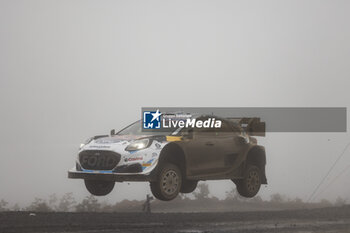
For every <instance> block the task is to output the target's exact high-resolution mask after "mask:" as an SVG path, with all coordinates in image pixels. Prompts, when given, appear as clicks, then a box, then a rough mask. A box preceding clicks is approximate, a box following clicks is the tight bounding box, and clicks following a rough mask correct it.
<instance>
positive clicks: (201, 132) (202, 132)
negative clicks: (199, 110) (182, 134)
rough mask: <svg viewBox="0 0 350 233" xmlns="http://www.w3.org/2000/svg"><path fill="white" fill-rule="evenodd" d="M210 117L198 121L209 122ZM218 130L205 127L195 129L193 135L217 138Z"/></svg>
mask: <svg viewBox="0 0 350 233" xmlns="http://www.w3.org/2000/svg"><path fill="white" fill-rule="evenodd" d="M208 118H209V117H207V116H206V117H200V118H198V119H197V120H201V121H206V120H208ZM216 130H217V129H215V128H204V127H201V128H197V127H195V128H194V129H193V135H194V136H197V137H198V136H213V137H214V136H215V135H216Z"/></svg>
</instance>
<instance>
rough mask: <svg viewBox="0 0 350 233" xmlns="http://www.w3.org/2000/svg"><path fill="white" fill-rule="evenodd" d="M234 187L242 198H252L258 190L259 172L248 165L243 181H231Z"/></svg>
mask: <svg viewBox="0 0 350 233" xmlns="http://www.w3.org/2000/svg"><path fill="white" fill-rule="evenodd" d="M232 181H233V182H234V183H235V184H236V186H237V191H238V193H239V194H240V195H241V196H243V197H254V196H255V195H256V194H257V193H258V192H259V190H260V186H261V181H262V177H261V171H260V169H259V168H258V167H257V166H254V165H248V166H247V168H246V170H245V172H244V176H243V179H239V180H238V179H237V180H236V179H235V180H232Z"/></svg>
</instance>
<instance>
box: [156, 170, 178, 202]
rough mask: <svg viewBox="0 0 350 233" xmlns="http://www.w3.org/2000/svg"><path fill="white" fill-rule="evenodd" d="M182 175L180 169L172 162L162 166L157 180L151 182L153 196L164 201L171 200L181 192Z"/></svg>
mask: <svg viewBox="0 0 350 233" xmlns="http://www.w3.org/2000/svg"><path fill="white" fill-rule="evenodd" d="M181 183H182V175H181V171H180V169H179V168H178V167H177V166H176V165H175V164H172V163H165V164H164V165H163V166H161V167H160V170H159V173H158V176H157V181H154V182H150V187H151V191H152V194H153V196H155V197H156V198H157V199H159V200H162V201H170V200H173V199H174V198H176V197H177V195H178V194H179V192H180V188H181Z"/></svg>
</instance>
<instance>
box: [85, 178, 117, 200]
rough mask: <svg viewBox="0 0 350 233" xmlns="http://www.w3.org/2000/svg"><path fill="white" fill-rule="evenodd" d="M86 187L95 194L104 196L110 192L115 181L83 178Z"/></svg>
mask: <svg viewBox="0 0 350 233" xmlns="http://www.w3.org/2000/svg"><path fill="white" fill-rule="evenodd" d="M84 181H85V187H86V189H87V190H88V191H89V192H90V193H91V194H92V195H95V196H105V195H107V194H109V193H110V192H112V190H113V188H114V185H115V182H113V181H102V180H84Z"/></svg>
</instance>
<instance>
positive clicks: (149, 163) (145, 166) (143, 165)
mask: <svg viewBox="0 0 350 233" xmlns="http://www.w3.org/2000/svg"><path fill="white" fill-rule="evenodd" d="M153 161H154V159H150V160H148V161H147V162H145V163H143V164H142V170H145V169H146V168H147V167H150V166H151V165H152V162H153Z"/></svg>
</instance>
